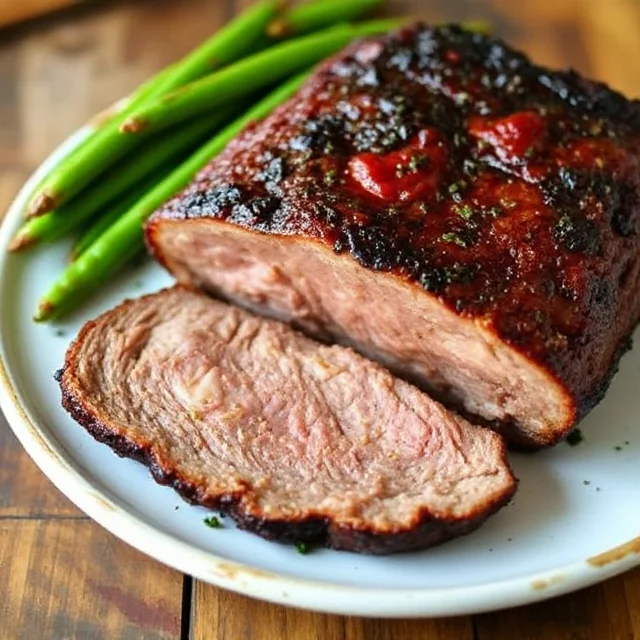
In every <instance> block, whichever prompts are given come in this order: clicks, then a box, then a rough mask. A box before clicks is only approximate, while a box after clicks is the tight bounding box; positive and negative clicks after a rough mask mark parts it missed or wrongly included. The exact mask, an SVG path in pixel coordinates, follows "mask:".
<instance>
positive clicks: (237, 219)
mask: <svg viewBox="0 0 640 640" xmlns="http://www.w3.org/2000/svg"><path fill="white" fill-rule="evenodd" d="M639 232H640V103H638V102H637V101H629V100H626V99H625V98H624V97H623V96H621V95H619V94H617V93H615V92H614V91H612V90H610V89H609V88H607V87H606V86H604V85H601V84H597V83H594V82H590V81H587V80H584V79H582V78H580V77H579V76H578V75H576V74H575V73H573V72H555V71H550V70H548V69H545V68H542V67H539V66H536V65H534V64H532V63H531V62H530V61H529V60H528V59H527V58H526V57H525V56H524V55H523V54H521V53H519V52H517V51H514V50H512V49H511V48H509V47H508V46H506V45H505V44H503V43H502V42H500V41H496V40H493V39H490V38H487V37H485V36H483V35H479V34H471V33H468V32H465V31H463V30H461V29H460V28H458V27H453V26H449V27H442V28H428V27H424V26H415V27H411V28H406V29H403V30H401V31H399V32H397V33H394V34H391V35H388V36H385V37H380V38H373V39H369V40H365V41H361V42H358V43H356V44H354V45H352V46H351V47H349V48H348V49H347V50H346V51H345V52H344V53H342V54H341V55H339V56H337V57H336V58H334V59H332V60H331V61H329V62H327V63H325V64H323V65H322V66H321V67H320V68H319V69H318V70H317V71H316V72H315V73H314V74H313V76H312V77H311V78H310V80H309V81H308V82H307V83H306V85H305V86H304V88H303V89H302V90H301V91H300V92H299V94H298V95H297V96H296V97H294V98H293V99H292V100H291V101H290V102H289V103H287V104H286V105H284V106H282V107H281V108H280V109H278V110H277V112H276V113H274V114H273V115H272V116H271V117H269V118H267V119H266V120H265V121H264V122H262V123H259V124H256V125H254V126H252V127H250V128H249V129H248V130H246V131H245V132H244V133H243V134H242V135H241V136H240V137H239V138H238V139H237V140H235V141H234V142H233V143H231V144H230V145H229V146H228V148H227V149H226V151H225V152H224V153H223V154H222V155H220V156H219V157H217V158H215V159H214V160H213V161H212V162H211V164H210V165H209V166H208V167H207V168H206V169H205V170H203V171H202V172H201V173H200V175H199V176H198V177H197V179H196V180H195V181H194V183H193V184H192V185H191V186H190V187H188V188H187V189H186V191H185V192H184V193H182V194H181V195H180V196H179V197H177V198H175V199H174V200H172V201H171V202H169V203H168V204H167V205H166V206H165V207H164V208H163V209H162V210H161V211H159V212H158V213H157V214H156V215H155V216H154V217H153V218H152V219H151V220H150V222H149V223H148V226H147V240H148V243H149V246H150V248H151V249H152V251H153V252H154V253H155V255H156V257H157V258H158V259H159V260H160V261H161V262H162V263H163V264H164V265H165V266H166V267H167V268H168V269H169V270H170V271H171V272H172V273H174V274H175V275H176V277H177V278H178V280H179V281H181V282H186V283H191V284H196V285H199V286H202V287H204V288H206V289H207V290H208V291H210V292H212V293H214V294H216V295H218V296H220V297H224V298H227V299H229V300H233V301H236V302H239V303H241V304H244V305H246V306H249V307H252V308H256V309H259V310H260V311H261V312H264V313H267V314H272V315H275V316H277V317H280V318H282V319H285V320H288V321H292V322H293V323H295V324H296V325H297V326H299V327H301V328H303V329H305V330H306V331H308V332H312V333H313V334H315V335H318V336H323V337H326V338H329V339H331V340H337V341H339V342H341V343H343V344H347V345H351V346H353V347H355V348H356V349H358V350H360V351H361V352H363V353H366V354H368V355H370V356H372V357H374V358H376V359H378V360H380V361H381V362H383V363H385V364H386V365H387V366H389V367H391V368H392V369H393V370H394V371H396V372H398V373H400V374H401V375H403V376H406V377H408V378H410V379H412V380H414V381H417V382H418V383H419V384H421V385H422V386H423V387H425V388H427V389H429V390H431V391H432V392H434V393H436V394H437V395H438V396H439V397H440V398H442V399H444V400H446V401H447V402H451V403H454V404H455V405H456V406H458V407H460V408H461V409H462V410H463V411H465V412H466V413H467V414H471V415H474V416H476V417H478V418H479V419H482V420H483V421H486V422H488V423H491V424H493V425H494V426H495V427H496V428H498V429H500V430H501V431H502V432H503V433H505V434H506V435H507V436H508V437H510V438H511V439H512V440H514V441H517V442H520V443H524V444H527V445H533V446H542V445H548V444H553V443H555V442H557V441H558V440H559V439H561V438H562V437H564V436H565V435H566V434H567V433H568V432H569V431H570V430H571V429H572V428H573V427H574V426H575V424H576V422H577V421H578V420H579V419H580V418H581V417H582V416H584V415H585V414H586V413H587V412H588V411H589V409H591V408H592V407H593V406H594V405H595V404H596V403H597V402H598V401H599V400H600V399H601V398H602V396H603V394H604V392H605V390H606V388H607V386H608V384H609V381H610V379H611V377H612V375H613V373H614V372H615V369H616V366H617V362H618V359H619V357H620V356H621V354H622V352H623V351H624V349H625V347H626V346H627V345H628V340H629V337H630V335H631V332H632V331H633V328H634V327H635V325H636V323H637V321H638V319H639V317H640V243H639V240H638V233H639Z"/></svg>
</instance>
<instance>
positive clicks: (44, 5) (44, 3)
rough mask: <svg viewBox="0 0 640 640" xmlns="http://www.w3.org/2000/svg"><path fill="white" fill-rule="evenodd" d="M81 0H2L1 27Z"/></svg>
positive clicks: (0, 8) (0, 4) (69, 5)
mask: <svg viewBox="0 0 640 640" xmlns="http://www.w3.org/2000/svg"><path fill="white" fill-rule="evenodd" d="M79 2H81V0H1V1H0V27H5V26H7V25H10V24H15V23H17V22H20V21H21V20H29V19H31V18H37V17H38V16H41V15H44V14H46V13H50V12H51V11H58V10H60V9H65V8H67V7H71V6H72V5H74V4H78V3H79Z"/></svg>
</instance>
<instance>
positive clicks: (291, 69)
mask: <svg viewBox="0 0 640 640" xmlns="http://www.w3.org/2000/svg"><path fill="white" fill-rule="evenodd" d="M397 24H399V22H398V21H397V20H376V21H373V22H369V23H367V22H363V23H361V24H358V25H355V26H354V25H348V24H345V25H338V26H336V27H332V28H330V29H325V30H323V31H318V32H317V33H314V34H311V35H308V36H302V37H300V38H294V39H292V40H288V41H286V42H283V43H281V44H277V45H274V46H273V47H270V48H269V49H266V50H265V51H262V52H260V53H257V54H255V55H253V56H250V57H248V58H245V59H244V60H241V61H240V62H237V63H235V64H233V65H230V66H228V67H226V68H224V69H221V70H220V71H218V72H216V73H213V74H211V75H209V76H207V77H205V78H202V79H201V80H198V81H196V82H192V83H191V84H188V85H185V86H184V87H182V88H180V89H178V90H177V91H174V92H172V93H169V94H167V95H165V96H163V97H161V98H158V99H157V100H154V101H151V102H149V103H145V104H144V105H142V106H141V107H139V108H138V109H136V110H134V112H133V113H132V114H131V115H130V116H129V117H128V118H127V120H125V122H124V124H123V125H122V127H121V130H122V131H123V132H126V133H131V134H137V135H145V134H148V133H149V131H157V130H159V129H163V128H165V127H167V126H170V125H174V124H176V123H178V122H183V121H185V120H187V119H189V118H191V117H193V116H195V115H197V114H199V113H203V112H206V111H211V110H214V109H216V108H218V107H220V106H223V105H225V104H230V103H232V102H234V101H235V100H238V99H239V98H242V97H244V96H246V95H247V93H248V92H250V91H255V90H257V89H259V88H262V87H267V86H269V85H271V84H274V83H275V82H279V81H281V80H282V79H284V78H286V77H288V76H290V75H291V74H292V73H296V72H297V71H299V70H300V69H304V68H306V67H309V66H311V65H313V64H316V63H317V62H320V61H321V60H322V59H323V58H325V57H327V56H329V55H331V54H332V53H335V52H336V51H338V50H339V49H341V48H342V47H344V46H345V45H346V44H348V43H349V42H350V41H351V40H353V39H354V38H357V37H360V36H365V35H372V34H375V33H382V32H384V31H387V30H388V29H389V28H392V27H393V26H396V25H397ZM127 137H128V136H127ZM134 137H135V136H134Z"/></svg>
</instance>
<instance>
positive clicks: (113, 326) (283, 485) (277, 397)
mask: <svg viewBox="0 0 640 640" xmlns="http://www.w3.org/2000/svg"><path fill="white" fill-rule="evenodd" d="M59 381H60V386H61V390H62V398H63V406H64V407H65V409H66V410H67V411H68V412H69V413H70V414H71V415H72V416H73V417H74V418H75V419H76V420H77V421H78V422H79V423H80V424H82V425H83V426H84V427H85V428H86V429H87V430H88V431H89V433H91V434H92V435H93V436H94V437H95V438H96V439H97V440H99V441H101V442H104V443H106V444H108V445H109V446H110V447H111V448H112V449H113V450H114V451H115V452H116V453H118V454H119V455H121V456H125V457H130V458H134V459H137V460H139V461H141V462H143V463H144V464H146V465H147V466H148V467H149V468H150V469H151V471H152V473H153V476H154V478H155V479H156V481H158V482H159V483H161V484H168V485H171V486H173V487H174V488H175V489H176V490H177V491H178V492H179V493H180V494H181V495H182V496H183V497H185V498H186V499H187V500H189V501H190V502H193V503H195V504H200V505H204V506H207V507H209V508H212V509H221V510H223V511H226V512H228V513H230V514H231V515H232V516H233V518H234V519H235V520H236V521H237V522H238V524H239V526H240V527H242V528H245V529H247V530H250V531H253V532H255V533H257V534H259V535H261V536H263V537H265V538H269V539H276V540H280V541H283V542H298V541H305V542H313V543H319V544H323V545H326V546H329V547H333V548H336V549H346V550H352V551H358V552H366V553H392V552H399V551H409V550H416V549H422V548H426V547H428V546H431V545H434V544H437V543H440V542H443V541H445V540H447V539H449V538H452V537H455V536H458V535H462V534H466V533H469V532H471V531H473V530H474V529H476V528H477V527H478V526H480V525H481V524H482V522H484V520H486V518H487V517H488V516H489V515H491V514H492V513H494V512H495V511H497V510H498V509H499V508H500V507H501V506H503V505H504V504H505V503H506V502H507V501H508V500H509V499H510V497H511V496H512V495H513V493H514V491H515V488H516V482H515V479H514V477H513V474H512V472H511V470H510V468H509V465H508V462H507V460H506V453H505V446H504V443H503V442H502V440H501V438H500V437H499V436H497V435H496V434H494V433H492V432H491V431H489V430H485V429H483V428H481V427H475V426H473V425H471V424H469V423H468V422H467V421H465V420H464V419H462V418H460V417H458V416H456V415H454V414H451V413H450V412H448V411H447V410H446V409H444V408H443V407H442V406H441V405H440V404H438V403H437V402H435V401H433V400H431V399H430V398H429V397H428V396H426V395H425V394H423V393H421V392H420V391H419V390H417V389H416V388H415V387H413V386H411V385H410V384H408V383H407V382H404V381H402V380H399V379H397V378H394V377H393V376H392V375H391V374H390V373H389V372H388V371H387V370H386V369H384V368H383V367H381V366H379V365H377V364H375V363H373V362H370V361H368V360H366V359H365V358H363V357H362V356H360V355H358V354H356V353H355V352H353V351H351V350H349V349H346V348H343V347H339V346H326V345H323V344H319V343H317V342H314V341H312V340H310V339H309V338H307V337H305V336H303V335H301V334H299V333H297V332H295V331H293V330H292V329H291V328H290V327H288V326H286V325H284V324H281V323H279V322H276V321H273V320H265V319H263V318H258V317H256V316H253V315H252V314H250V313H248V312H246V311H244V310H241V309H238V308H235V307H231V306H229V305H226V304H225V303H222V302H219V301H216V300H212V299H210V298H209V297H207V296H206V295H204V294H201V293H195V292H193V291H189V290H187V289H184V288H180V287H176V288H173V289H168V290H164V291H162V292H160V293H158V294H153V295H150V296H146V297H144V298H141V299H140V300H136V301H127V302H125V303H124V304H123V305H121V306H119V307H117V308H116V309H114V310H112V311H109V312H107V313H106V314H104V315H102V316H101V317H99V318H98V319H97V320H95V321H92V322H89V323H88V324H87V325H85V327H84V328H83V329H82V331H81V333H80V335H79V336H78V338H77V339H76V340H75V341H74V343H73V344H72V345H71V347H70V348H69V350H68V352H67V356H66V359H65V365H64V369H63V370H62V371H61V372H60V373H59Z"/></svg>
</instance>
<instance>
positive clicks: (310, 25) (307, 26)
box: [267, 0, 383, 37]
mask: <svg viewBox="0 0 640 640" xmlns="http://www.w3.org/2000/svg"><path fill="white" fill-rule="evenodd" d="M382 3H383V0H316V2H307V3H304V4H299V5H296V6H294V7H291V8H290V9H289V10H288V11H287V12H286V13H285V14H284V15H283V16H281V17H279V18H276V19H275V20H273V22H271V24H270V25H269V28H268V29H267V32H268V34H269V35H270V36H273V37H282V36H285V35H288V34H304V33H309V32H311V31H318V30H319V29H324V28H326V27H330V26H331V25H333V24H336V23H338V22H351V21H352V20H357V19H358V18H361V17H362V16H364V15H366V14H367V13H370V12H373V11H375V10H376V9H378V8H379V7H380V6H381V5H382Z"/></svg>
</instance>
